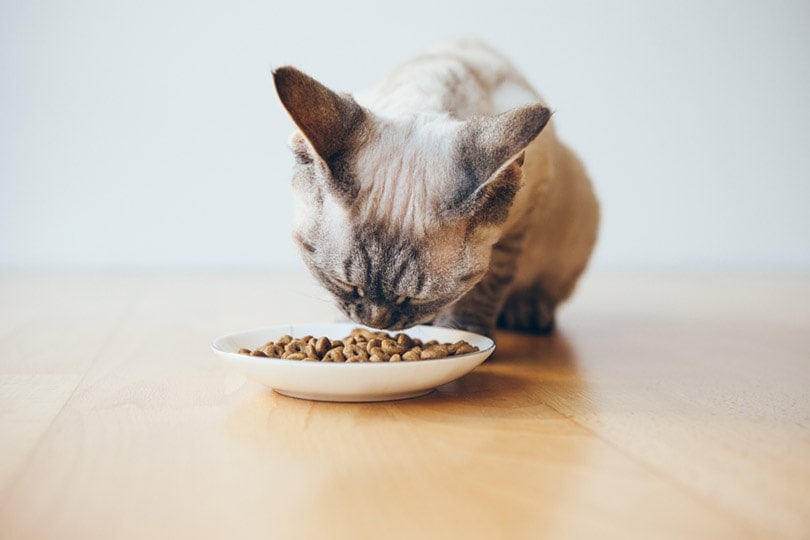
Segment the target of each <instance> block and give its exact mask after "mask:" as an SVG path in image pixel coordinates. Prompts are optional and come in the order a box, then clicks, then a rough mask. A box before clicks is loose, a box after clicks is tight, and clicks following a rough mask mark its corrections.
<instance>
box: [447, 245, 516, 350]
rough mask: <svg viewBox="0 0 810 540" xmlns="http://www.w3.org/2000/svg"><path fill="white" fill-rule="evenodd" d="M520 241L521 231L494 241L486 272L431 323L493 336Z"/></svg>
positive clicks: (514, 268)
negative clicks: (468, 290)
mask: <svg viewBox="0 0 810 540" xmlns="http://www.w3.org/2000/svg"><path fill="white" fill-rule="evenodd" d="M522 242H523V235H522V234H514V235H511V236H508V237H506V238H502V239H501V240H500V241H498V243H496V244H495V245H494V246H493V248H492V256H491V257H490V263H489V271H487V273H486V274H485V275H484V277H483V278H482V279H481V281H479V282H478V284H477V285H476V286H475V287H473V288H472V290H470V292H468V293H467V294H465V295H464V296H462V297H461V298H460V299H459V300H458V301H457V302H455V303H454V304H452V305H450V306H448V307H446V308H445V309H444V310H443V311H442V312H440V313H439V315H438V316H437V317H436V319H434V321H433V324H435V325H438V326H447V327H450V328H460V329H462V330H468V331H470V332H475V333H477V334H483V335H485V336H488V337H490V338H493V337H494V335H495V323H496V320H497V318H498V314H499V313H500V311H501V308H502V307H503V304H504V302H505V301H506V296H507V293H508V290H509V285H510V284H511V283H512V280H513V279H514V276H515V270H516V269H517V261H518V257H519V256H520V253H521V246H522Z"/></svg>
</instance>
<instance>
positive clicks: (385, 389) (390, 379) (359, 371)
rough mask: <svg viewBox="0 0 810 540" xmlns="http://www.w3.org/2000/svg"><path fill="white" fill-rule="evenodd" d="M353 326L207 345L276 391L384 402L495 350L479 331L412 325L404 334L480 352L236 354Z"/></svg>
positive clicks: (232, 337) (306, 327) (312, 327)
mask: <svg viewBox="0 0 810 540" xmlns="http://www.w3.org/2000/svg"><path fill="white" fill-rule="evenodd" d="M357 327H358V325H356V324H353V323H325V324H298V325H285V326H274V327H270V328H262V329H258V330H250V331H246V332H237V333H234V334H229V335H226V336H222V337H220V338H218V339H216V340H214V342H213V343H212V344H211V348H212V349H213V350H214V353H215V354H216V355H217V356H219V357H220V358H222V359H223V360H225V362H226V363H227V364H229V365H230V366H232V367H234V368H236V369H237V370H239V371H241V372H242V373H243V374H244V375H245V376H247V377H248V378H250V379H252V380H254V381H256V382H258V383H261V384H264V385H266V386H269V387H270V388H272V389H273V390H275V391H276V392H278V393H279V394H284V395H286V396H291V397H296V398H303V399H312V400H318V401H388V400H394V399H405V398H412V397H417V396H421V395H424V394H427V393H428V392H430V391H431V390H433V389H434V388H436V387H437V386H441V385H443V384H445V383H448V382H450V381H453V380H455V379H458V378H459V377H461V376H463V375H466V374H467V373H469V372H470V371H472V370H473V369H475V367H476V366H478V365H479V364H481V362H483V361H484V360H486V359H487V357H488V356H489V355H490V354H492V351H493V350H495V343H493V341H492V340H491V339H489V338H488V337H485V336H482V335H479V334H474V333H472V332H465V331H463V330H455V329H452V328H441V327H437V326H415V327H413V328H409V329H408V330H405V331H404V333H406V334H408V335H409V336H411V337H415V338H419V339H421V340H423V341H429V340H431V339H437V340H439V341H440V342H450V343H454V342H456V341H458V340H461V339H463V340H465V341H467V342H469V343H470V344H472V345H475V346H477V347H478V348H479V349H480V350H479V351H478V352H474V353H469V354H462V355H459V356H450V357H448V358H441V359H438V360H418V361H414V362H393V363H391V362H380V363H371V362H363V363H332V362H302V361H300V360H284V359H281V358H265V357H257V356H247V355H244V354H239V353H238V352H237V351H238V350H239V349H241V348H246V349H254V348H256V347H259V346H260V345H263V344H265V343H266V342H268V341H270V340H276V339H278V338H279V337H281V336H283V335H284V334H289V335H291V336H293V337H302V336H306V335H312V336H328V337H329V338H330V339H341V338H343V337H344V336H347V335H349V333H350V332H351V331H352V329H354V328H357ZM390 333H392V334H394V333H396V332H390Z"/></svg>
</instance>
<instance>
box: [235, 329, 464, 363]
mask: <svg viewBox="0 0 810 540" xmlns="http://www.w3.org/2000/svg"><path fill="white" fill-rule="evenodd" d="M476 351H478V347H476V346H475V345H472V344H470V343H468V342H466V341H463V340H461V341H457V342H455V343H440V342H439V341H438V340H435V339H432V340H430V341H427V342H423V341H422V340H421V339H419V338H412V337H410V336H409V335H407V334H402V333H400V334H396V335H394V336H392V335H390V334H388V333H387V332H382V331H372V330H366V329H364V328H355V329H354V330H352V331H351V333H350V334H349V335H348V336H346V337H344V338H343V339H336V340H330V339H329V338H328V337H325V336H324V337H314V336H304V337H302V338H294V337H292V336H290V335H283V336H281V337H279V338H278V339H276V340H275V341H268V342H267V343H265V344H264V345H262V346H261V347H257V348H255V349H239V354H246V355H249V356H258V357H269V358H284V359H287V360H301V361H305V362H306V361H309V362H415V361H417V360H436V359H438V358H447V357H448V356H457V355H460V354H468V353H471V352H476Z"/></svg>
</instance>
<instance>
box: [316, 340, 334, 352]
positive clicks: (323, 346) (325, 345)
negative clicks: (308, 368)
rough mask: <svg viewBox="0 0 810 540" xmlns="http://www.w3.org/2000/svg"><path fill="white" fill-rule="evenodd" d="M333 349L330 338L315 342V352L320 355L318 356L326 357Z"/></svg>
mask: <svg viewBox="0 0 810 540" xmlns="http://www.w3.org/2000/svg"><path fill="white" fill-rule="evenodd" d="M331 348H332V342H331V341H329V338H328V337H326V336H324V337H321V338H318V340H317V341H316V342H315V352H316V353H318V356H323V355H325V354H326V353H327V352H329V349H331Z"/></svg>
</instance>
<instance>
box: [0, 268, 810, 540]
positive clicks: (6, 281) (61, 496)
mask: <svg viewBox="0 0 810 540" xmlns="http://www.w3.org/2000/svg"><path fill="white" fill-rule="evenodd" d="M32 298H37V299H38V301H37V302H32V301H31V299H32ZM0 303H1V304H2V305H3V306H4V307H3V308H2V314H0V438H2V446H0V448H2V451H0V530H2V531H3V533H2V534H0V536H2V537H3V538H15V539H16V538H59V539H71V538H76V539H79V538H81V539H85V538H122V539H128V538H186V537H194V538H201V539H205V538H315V537H328V538H371V537H374V538H377V537H385V538H414V537H435V538H453V537H463V538H509V539H512V538H594V537H599V538H651V537H654V538H807V537H809V536H810V397H808V396H809V395H810V393H809V392H808V388H810V338H808V335H810V333H809V332H808V331H810V310H808V307H807V306H810V277H807V276H784V275H780V276H767V275H762V276H754V275H714V274H706V275H594V276H589V277H588V278H587V279H586V280H585V282H584V283H583V284H582V286H581V287H580V290H579V291H578V293H577V296H576V298H575V300H574V302H573V303H572V304H571V305H570V306H567V307H566V308H565V310H564V311H563V312H562V314H561V321H560V331H559V332H558V333H557V334H556V335H554V336H551V337H531V336H525V335H518V334H511V333H502V334H501V335H499V339H498V343H499V346H498V351H497V353H496V356H495V357H494V358H493V359H492V360H490V361H488V362H487V363H485V364H484V365H482V366H481V367H479V368H478V369H476V370H475V371H474V372H472V373H471V374H469V375H468V376H466V377H464V378H462V379H460V380H458V381H455V382H453V383H450V384H448V385H445V386H443V387H441V388H440V389H438V390H437V391H435V392H433V393H431V394H429V395H427V396H425V397H423V398H418V399H413V400H406V401H399V402H390V403H376V404H336V403H316V402H309V401H302V400H296V399H292V398H287V397H284V396H280V395H277V394H274V393H272V392H269V391H267V390H266V389H264V388H262V387H259V386H257V385H255V384H254V383H252V382H249V381H246V380H245V379H243V378H242V377H241V376H240V375H238V374H235V373H231V372H229V371H227V370H225V369H224V367H223V366H222V365H221V364H220V363H219V362H218V361H217V359H216V358H215V357H214V356H213V355H212V354H211V353H210V351H209V348H208V347H209V343H210V342H211V340H212V339H213V338H215V337H216V336H218V335H220V334H224V333H227V332H230V331H233V330H238V329H243V328H254V327H259V326H265V325H271V324H281V323H288V322H292V323H294V322H313V321H323V320H331V319H333V318H335V316H336V313H335V312H334V310H333V309H332V308H331V306H330V304H329V303H328V302H327V301H326V297H325V295H324V294H323V293H321V292H319V291H318V290H317V289H315V288H314V287H313V285H312V283H311V282H310V281H309V280H308V279H307V278H302V277H296V276H257V275H166V276H100V277H99V276H96V277H88V276H62V277H60V276H50V277H45V276H40V277H30V276H5V277H4V278H3V279H2V280H1V281H0Z"/></svg>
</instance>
